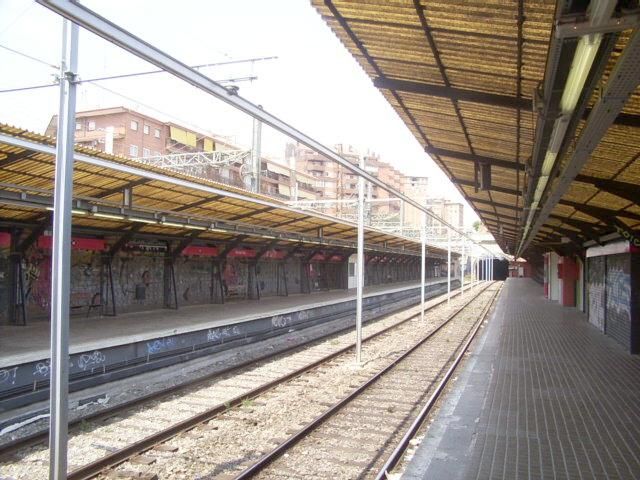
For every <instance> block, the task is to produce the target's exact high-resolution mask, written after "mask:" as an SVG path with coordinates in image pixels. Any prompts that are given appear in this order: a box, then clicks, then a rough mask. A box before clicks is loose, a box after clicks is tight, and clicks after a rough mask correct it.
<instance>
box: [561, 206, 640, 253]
mask: <svg viewBox="0 0 640 480" xmlns="http://www.w3.org/2000/svg"><path fill="white" fill-rule="evenodd" d="M565 203H569V202H565ZM570 203H571V205H570V206H572V207H573V208H575V209H576V210H579V211H581V212H583V213H586V214H587V215H589V216H590V217H593V218H597V219H598V220H600V221H601V222H602V223H604V224H605V225H606V226H607V227H609V228H610V229H613V230H615V231H616V232H618V234H620V236H622V237H623V238H625V239H626V240H628V241H629V242H631V243H632V244H633V245H635V246H637V247H640V235H639V234H638V233H637V232H634V231H633V230H632V229H631V228H629V227H628V226H627V225H626V224H625V223H624V222H622V221H621V220H620V219H618V218H616V215H619V216H623V217H627V218H633V219H634V220H640V215H638V214H637V213H631V212H616V211H614V210H608V209H606V208H597V207H592V206H591V205H583V204H581V203H574V202H570Z"/></svg>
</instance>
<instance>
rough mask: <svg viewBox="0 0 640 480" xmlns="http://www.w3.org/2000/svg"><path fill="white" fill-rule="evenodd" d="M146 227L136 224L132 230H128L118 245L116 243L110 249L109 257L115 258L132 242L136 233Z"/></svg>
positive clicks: (118, 241)
mask: <svg viewBox="0 0 640 480" xmlns="http://www.w3.org/2000/svg"><path fill="white" fill-rule="evenodd" d="M143 226H144V225H143V224H141V223H136V224H134V225H131V228H130V229H129V230H127V231H126V232H125V233H124V235H122V236H121V237H120V238H119V239H118V240H117V241H116V243H114V244H113V245H112V246H111V248H110V249H109V253H108V254H107V255H108V256H109V257H113V256H114V255H115V254H116V253H118V252H119V251H120V250H121V249H122V247H124V246H125V245H126V244H127V242H128V241H129V240H131V239H132V238H133V237H134V236H135V234H136V233H138V232H139V231H140V230H141V229H142V227H143Z"/></svg>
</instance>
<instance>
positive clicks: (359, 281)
mask: <svg viewBox="0 0 640 480" xmlns="http://www.w3.org/2000/svg"><path fill="white" fill-rule="evenodd" d="M360 168H362V169H363V170H364V158H363V157H361V158H360ZM363 284H364V178H363V177H361V176H359V177H358V250H357V253H356V363H357V364H360V363H361V362H362V287H363Z"/></svg>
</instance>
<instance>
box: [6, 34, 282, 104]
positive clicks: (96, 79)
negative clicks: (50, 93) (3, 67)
mask: <svg viewBox="0 0 640 480" xmlns="http://www.w3.org/2000/svg"><path fill="white" fill-rule="evenodd" d="M0 47H2V48H4V49H7V50H9V51H11V52H13V53H16V54H18V55H22V56H23V57H25V58H28V59H30V60H33V61H35V62H38V63H42V64H45V65H48V66H50V67H53V68H56V69H59V68H60V67H57V66H55V65H49V64H47V62H45V61H44V60H41V59H39V58H36V57H32V56H30V55H28V54H26V53H23V52H20V51H18V50H14V49H11V48H9V47H5V46H3V45H0ZM277 58H278V57H277V56H271V57H256V58H246V59H239V60H229V61H226V62H214V63H203V64H201V65H194V66H193V67H192V68H195V69H201V68H210V67H217V66H223V65H234V64H238V63H247V62H250V63H251V64H252V65H253V64H254V63H255V62H262V61H265V60H275V59H277ZM158 73H166V72H165V71H164V70H159V69H156V70H147V71H144V72H134V73H122V74H118V75H108V76H104V77H93V78H87V79H82V78H79V79H78V80H77V81H76V83H77V84H82V83H90V82H101V81H105V80H118V79H123V78H133V77H141V76H146V75H152V74H158ZM257 78H258V77H257V76H255V75H250V76H247V77H238V78H232V79H221V80H215V81H216V82H219V83H220V82H244V81H253V80H257ZM57 85H59V80H58V79H57V78H56V79H55V80H54V82H53V83H44V84H40V85H31V86H29V87H17V88H7V89H4V90H0V93H12V92H21V91H29V90H38V89H42V88H51V87H55V86H57Z"/></svg>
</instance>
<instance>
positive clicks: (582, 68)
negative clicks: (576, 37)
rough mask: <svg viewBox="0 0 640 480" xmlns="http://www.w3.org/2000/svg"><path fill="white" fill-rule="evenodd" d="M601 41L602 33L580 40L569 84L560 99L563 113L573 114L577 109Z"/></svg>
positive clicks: (570, 72)
mask: <svg viewBox="0 0 640 480" xmlns="http://www.w3.org/2000/svg"><path fill="white" fill-rule="evenodd" d="M601 41H602V34H600V33H596V34H593V35H585V36H583V37H582V38H580V41H579V42H578V46H577V47H576V53H575V54H574V56H573V62H571V70H570V71H569V76H568V77H567V83H566V84H565V86H564V91H563V92H562V98H561V99H560V109H561V110H562V113H572V112H573V110H574V109H575V108H576V105H577V104H578V99H579V98H580V94H581V93H582V89H583V88H584V84H585V82H586V81H587V77H588V76H589V71H590V70H591V66H592V65H593V60H594V59H595V57H596V53H598V48H600V42H601Z"/></svg>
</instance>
